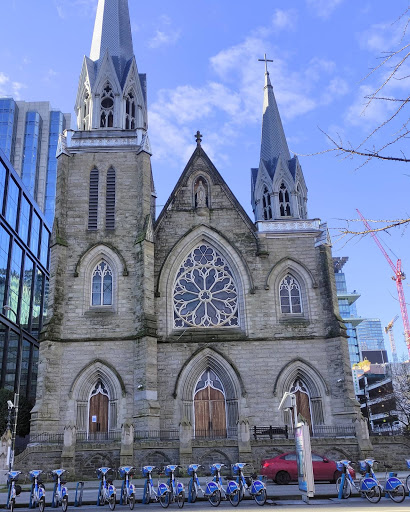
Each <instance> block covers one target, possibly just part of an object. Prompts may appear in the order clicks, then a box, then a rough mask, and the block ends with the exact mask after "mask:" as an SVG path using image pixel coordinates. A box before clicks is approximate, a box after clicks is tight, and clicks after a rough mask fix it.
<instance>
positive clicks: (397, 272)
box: [356, 209, 410, 358]
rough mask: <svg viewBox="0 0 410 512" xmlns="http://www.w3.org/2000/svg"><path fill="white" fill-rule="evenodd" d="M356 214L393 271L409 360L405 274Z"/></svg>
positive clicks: (409, 334)
mask: <svg viewBox="0 0 410 512" xmlns="http://www.w3.org/2000/svg"><path fill="white" fill-rule="evenodd" d="M356 211H357V213H358V214H359V215H360V218H361V219H362V221H363V224H364V225H365V226H366V228H367V229H368V230H369V232H370V234H371V235H372V237H373V240H374V241H375V242H376V244H377V245H378V247H379V249H380V250H381V251H382V253H383V255H384V257H385V258H386V260H387V262H388V264H389V265H390V267H391V269H392V270H393V273H394V276H392V279H393V280H394V281H396V286H397V293H398V295H399V303H400V311H401V317H402V319H403V326H404V339H405V340H406V345H407V350H408V352H409V358H410V323H409V317H408V314H407V306H406V300H405V298H404V291H403V281H404V279H406V275H405V273H404V272H403V271H402V269H401V260H400V259H398V260H397V263H396V266H395V265H394V263H393V262H392V260H391V259H390V257H389V255H388V254H387V252H386V251H385V250H384V247H383V246H382V244H381V243H380V240H379V239H378V238H377V235H376V233H375V232H374V231H372V228H371V227H370V226H369V223H368V222H367V220H366V219H365V218H364V217H363V215H362V214H361V213H360V212H359V210H357V209H356Z"/></svg>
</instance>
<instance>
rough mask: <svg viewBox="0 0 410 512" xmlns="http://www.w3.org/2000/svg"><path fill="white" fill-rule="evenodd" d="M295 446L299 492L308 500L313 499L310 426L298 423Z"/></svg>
mask: <svg viewBox="0 0 410 512" xmlns="http://www.w3.org/2000/svg"><path fill="white" fill-rule="evenodd" d="M295 444H296V460H297V465H298V482H299V490H301V491H302V492H304V493H306V496H307V497H308V498H313V496H314V494H315V481H314V478H313V464H312V451H311V447H310V432H309V426H308V425H305V424H304V423H298V425H297V426H296V427H295Z"/></svg>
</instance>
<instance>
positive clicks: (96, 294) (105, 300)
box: [91, 260, 113, 306]
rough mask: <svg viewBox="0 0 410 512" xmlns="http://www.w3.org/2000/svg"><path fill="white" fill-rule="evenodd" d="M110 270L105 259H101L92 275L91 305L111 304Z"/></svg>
mask: <svg viewBox="0 0 410 512" xmlns="http://www.w3.org/2000/svg"><path fill="white" fill-rule="evenodd" d="M112 284H113V283H112V270H111V268H110V267H109V265H108V264H107V262H106V261H104V260H101V261H100V263H98V265H97V266H96V267H95V268H94V271H93V275H92V289H91V305H92V306H111V305H112V295H113V294H112V288H113V287H112Z"/></svg>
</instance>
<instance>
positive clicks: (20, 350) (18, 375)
mask: <svg viewBox="0 0 410 512" xmlns="http://www.w3.org/2000/svg"><path fill="white" fill-rule="evenodd" d="M3 309H4V311H11V312H12V313H13V314H14V316H15V317H16V323H17V325H18V328H19V342H18V346H17V365H16V376H15V378H14V404H11V403H10V404H9V402H11V401H10V400H9V401H8V402H7V405H8V408H9V416H10V414H11V409H12V407H10V405H13V407H14V409H15V411H14V428H13V431H12V437H11V452H10V457H9V471H11V470H12V468H13V462H14V450H15V446H16V433H17V418H18V412H19V398H20V382H21V367H22V363H23V329H22V327H21V323H20V320H19V317H18V316H17V313H16V312H15V311H14V309H13V308H12V307H11V306H9V305H8V304H7V305H6V306H3Z"/></svg>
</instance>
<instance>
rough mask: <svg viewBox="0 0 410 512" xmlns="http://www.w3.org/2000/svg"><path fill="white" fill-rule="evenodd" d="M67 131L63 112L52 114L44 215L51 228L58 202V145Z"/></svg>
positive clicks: (53, 112)
mask: <svg viewBox="0 0 410 512" xmlns="http://www.w3.org/2000/svg"><path fill="white" fill-rule="evenodd" d="M64 129H65V121H64V115H63V114H62V112H57V111H52V112H50V131H49V139H48V157H47V182H46V197H45V204H44V214H45V216H46V219H47V221H48V223H49V224H50V226H51V225H52V224H53V220H54V210H55V200H56V182H57V158H56V151H57V143H58V137H59V134H60V133H62V132H63V130H64Z"/></svg>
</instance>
